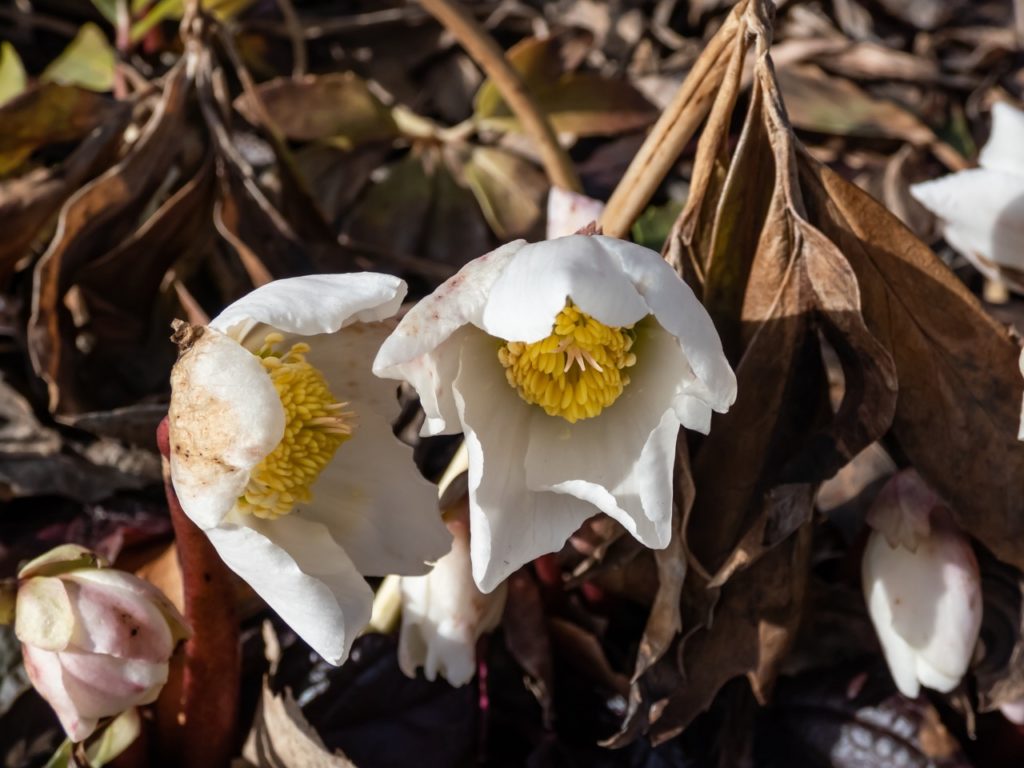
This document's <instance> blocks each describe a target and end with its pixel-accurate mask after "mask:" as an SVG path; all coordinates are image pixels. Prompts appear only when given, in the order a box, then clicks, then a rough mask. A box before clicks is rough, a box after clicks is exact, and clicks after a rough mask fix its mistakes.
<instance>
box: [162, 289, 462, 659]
mask: <svg viewBox="0 0 1024 768" xmlns="http://www.w3.org/2000/svg"><path fill="white" fill-rule="evenodd" d="M405 290H406V289H405V283H403V282H402V281H401V280H399V279H398V278H396V277H391V276H390V275H378V274H372V273H361V274H347V275H315V276H309V277H297V278H291V279H287V280H278V281H275V282H272V283H268V284H267V285H264V286H262V287H260V288H257V289H256V290H254V291H253V292H252V293H250V294H248V295H247V296H245V297H243V298H241V299H239V300H238V301H236V302H235V303H234V304H232V305H231V306H229V307H228V308H227V309H225V310H224V311H223V312H222V313H221V314H220V315H218V316H217V317H216V318H214V319H213V320H212V321H211V322H210V324H209V326H207V327H205V328H193V327H185V326H182V327H179V330H178V333H177V334H176V336H177V337H178V339H179V344H180V345H181V348H182V352H181V356H180V358H179V360H178V363H177V364H176V365H175V367H174V370H173V372H172V374H171V387H172V395H171V406H170V412H169V413H168V426H169V437H170V447H171V454H170V469H171V480H172V482H173V484H174V490H175V492H176V493H177V495H178V499H179V501H180V502H181V506H182V509H183V510H184V511H185V513H186V514H187V515H188V516H189V517H190V518H191V519H192V520H193V521H194V522H195V523H196V524H197V525H198V526H199V527H200V528H202V529H203V530H204V531H205V532H206V534H207V535H208V536H209V538H210V541H211V542H212V543H213V546H214V547H215V548H216V549H217V552H218V554H219V555H220V556H221V558H222V559H223V560H224V562H225V563H226V564H227V565H228V567H229V568H231V569H232V570H233V571H235V573H237V574H238V575H239V576H240V577H241V578H242V579H244V580H245V581H246V582H248V584H249V585H250V586H251V587H252V588H253V589H254V590H255V591H256V592H257V593H258V594H259V595H260V597H262V598H263V599H264V600H265V601H266V602H267V603H268V604H269V605H270V607H271V608H273V609H274V610H275V611H277V613H278V614H279V615H280V616H281V618H283V619H284V620H285V621H286V622H287V623H288V624H289V625H290V626H291V627H292V629H294V630H295V632H296V633H298V634H299V636H300V637H302V638H303V639H304V640H305V641H306V642H307V643H309V645H310V646H312V647H313V649H314V650H315V651H317V653H319V654H320V655H321V656H323V657H324V658H325V659H326V660H327V661H329V662H331V663H332V664H340V663H341V662H342V661H344V660H345V658H346V656H347V655H348V651H349V648H350V646H351V644H352V641H353V640H354V639H355V637H356V635H357V634H358V633H359V631H360V630H361V629H362V628H363V627H364V626H365V624H366V622H367V621H368V620H369V618H370V608H371V605H372V601H373V592H372V590H371V589H370V587H369V585H368V584H367V583H366V581H365V580H364V579H363V575H367V576H383V575H386V574H388V573H398V574H422V573H426V572H427V570H428V569H429V566H428V565H427V563H428V562H429V561H432V560H435V559H436V558H438V557H440V556H441V555H443V554H444V553H445V552H446V551H447V550H448V547H449V542H450V537H449V535H448V533H447V531H445V528H444V524H443V523H442V522H441V518H440V513H439V511H438V507H437V490H436V488H435V487H434V486H433V485H432V484H431V483H429V482H427V481H426V480H424V479H423V477H422V476H420V474H419V472H418V471H417V470H416V467H415V465H414V464H413V462H412V456H411V453H412V452H411V449H409V448H408V447H407V446H405V445H403V444H402V443H400V442H399V441H398V439H397V438H396V437H395V436H394V434H393V432H392V429H391V423H392V421H393V419H394V418H395V416H397V411H398V402H397V399H396V393H395V388H394V387H393V386H389V385H387V384H385V383H384V382H381V381H380V380H379V379H377V378H375V377H374V376H373V375H372V374H371V372H370V361H371V360H372V356H373V354H374V353H375V352H376V350H377V348H378V346H379V345H380V343H381V341H382V340H383V339H384V337H385V336H386V335H387V334H388V332H389V331H390V330H391V329H392V327H393V324H392V323H389V322H387V319H388V318H390V317H391V316H392V315H393V314H394V313H395V312H396V311H397V310H398V307H399V305H400V304H401V302H402V298H403V297H404V296H405Z"/></svg>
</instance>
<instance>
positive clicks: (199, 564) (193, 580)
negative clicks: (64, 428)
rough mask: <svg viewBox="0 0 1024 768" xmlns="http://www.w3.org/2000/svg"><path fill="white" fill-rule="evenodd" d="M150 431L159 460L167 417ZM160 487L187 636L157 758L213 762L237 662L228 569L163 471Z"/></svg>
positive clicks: (215, 766) (232, 702)
mask: <svg viewBox="0 0 1024 768" xmlns="http://www.w3.org/2000/svg"><path fill="white" fill-rule="evenodd" d="M156 436H157V444H158V446H159V448H160V453H161V454H162V455H163V456H164V458H165V459H166V458H167V457H168V456H169V455H170V442H169V440H168V432H167V419H164V420H163V421H162V422H160V426H159V427H158V428H157V433H156ZM164 487H165V490H166V492H167V505H168V506H169V507H170V510H171V521H172V523H173V524H174V537H175V539H176V541H177V546H178V559H179V562H180V563H181V575H182V582H183V584H184V593H185V617H186V618H187V619H188V621H189V623H190V624H191V625H192V630H193V635H192V638H191V639H190V640H189V641H188V642H187V643H186V644H185V653H184V663H183V665H182V666H181V668H180V681H171V682H169V683H168V686H167V687H166V688H165V689H164V694H162V695H161V699H160V705H159V711H158V718H159V720H160V723H159V725H160V728H159V731H160V736H159V739H160V742H161V743H160V747H161V758H162V762H163V763H164V764H165V765H188V766H191V768H220V767H221V766H226V765H228V764H229V763H230V761H231V758H232V756H233V755H234V754H235V753H236V732H237V723H238V691H239V684H240V679H241V661H240V653H239V644H238V618H237V616H236V615H235V598H234V592H233V590H232V586H231V579H230V572H229V571H228V569H227V568H226V567H225V565H224V563H223V562H221V559H220V557H218V555H217V552H216V550H215V549H214V548H213V545H212V544H210V540H209V539H208V538H207V537H206V535H205V534H204V533H203V532H202V531H201V530H200V529H199V528H198V527H197V526H196V525H195V523H193V522H192V521H191V520H190V519H189V518H188V516H187V515H186V514H185V512H184V511H183V510H182V508H181V504H179V503H178V497H177V495H175V493H174V488H173V487H172V486H171V483H170V479H169V476H167V475H166V473H165V480H164ZM173 674H174V671H172V675H173ZM175 683H178V684H177V685H175Z"/></svg>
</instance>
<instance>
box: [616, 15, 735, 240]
mask: <svg viewBox="0 0 1024 768" xmlns="http://www.w3.org/2000/svg"><path fill="white" fill-rule="evenodd" d="M747 4H748V0H740V2H738V3H737V4H736V6H735V7H734V8H733V10H732V13H730V14H729V17H728V18H727V19H726V22H725V23H724V24H723V25H722V28H721V29H719V30H718V32H717V33H715V36H714V37H712V38H711V40H710V41H708V44H707V47H706V48H705V49H704V52H703V53H701V55H700V58H698V59H697V63H696V64H694V65H693V69H691V70H690V71H689V73H688V74H687V75H686V79H685V80H683V83H682V85H680V86H679V90H678V91H677V92H676V95H675V98H674V99H673V100H672V103H671V104H669V105H668V107H667V108H666V109H665V111H664V112H663V113H662V115H661V117H660V118H658V122H657V123H655V124H654V127H653V128H652V129H651V132H650V133H649V134H648V136H647V139H646V140H645V141H644V143H643V146H642V147H640V151H639V152H637V154H636V157H634V158H633V162H632V163H630V164H629V168H628V169H626V173H625V174H624V175H623V177H622V181H620V182H619V185H618V186H617V187H616V188H615V191H614V192H613V193H612V196H611V199H609V200H608V205H607V206H606V207H605V210H604V216H603V217H602V218H601V228H602V230H603V231H604V233H605V234H606V235H610V236H611V237H626V236H627V235H628V234H629V230H630V228H631V227H632V226H633V222H635V221H636V220H637V218H638V217H639V216H640V214H641V213H642V212H643V209H644V207H645V206H646V205H647V203H649V202H650V200H651V197H652V196H653V195H654V193H655V191H656V190H657V189H658V186H659V185H660V184H661V182H662V180H663V179H664V178H665V174H667V173H668V171H669V169H670V168H671V167H672V166H673V165H675V162H676V160H677V159H678V158H679V155H680V153H681V152H682V151H683V148H684V147H685V146H686V143H687V142H688V141H689V140H690V138H691V137H692V136H693V134H694V132H695V131H696V130H697V127H698V126H699V125H700V124H701V122H702V121H703V120H704V118H705V117H706V116H707V114H708V111H709V110H710V109H711V102H712V101H714V97H715V94H716V93H717V91H718V87H719V85H720V84H721V81H722V79H723V78H724V76H725V69H726V63H727V61H728V48H729V42H730V41H731V40H732V39H733V36H734V35H735V34H736V32H737V29H738V27H739V25H740V17H741V16H742V15H743V13H744V12H745V11H746V8H747Z"/></svg>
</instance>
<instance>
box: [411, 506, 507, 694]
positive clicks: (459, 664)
mask: <svg viewBox="0 0 1024 768" xmlns="http://www.w3.org/2000/svg"><path fill="white" fill-rule="evenodd" d="M448 527H449V530H451V532H452V534H453V539H452V549H451V552H449V553H448V554H447V555H445V556H444V557H442V558H441V559H440V560H438V561H437V565H435V566H434V570H432V571H431V572H430V573H428V574H427V575H426V576H413V577H404V578H403V579H402V581H401V589H402V629H401V633H400V634H399V638H398V665H399V666H400V667H401V668H402V671H403V672H404V673H405V674H406V675H407V676H409V677H415V676H416V669H417V668H419V667H423V674H424V675H425V676H426V678H427V680H434V679H436V677H437V675H438V674H440V675H441V676H442V677H443V678H445V679H446V680H447V681H448V682H449V683H451V684H452V685H455V686H459V685H465V684H466V683H468V682H469V681H470V680H472V679H473V674H474V673H475V672H476V641H477V640H478V639H479V638H480V635H482V634H483V633H484V632H489V631H490V630H492V629H494V628H495V627H496V626H498V622H500V621H501V613H502V611H503V610H504V608H505V596H506V592H507V590H506V588H505V585H504V584H500V585H499V586H498V588H497V589H495V590H494V591H493V592H491V593H490V594H487V595H485V594H483V593H482V592H480V590H478V589H477V587H476V584H475V583H474V582H473V574H472V570H471V567H470V560H469V529H468V527H467V522H466V521H461V520H460V521H456V522H452V523H449V526H448Z"/></svg>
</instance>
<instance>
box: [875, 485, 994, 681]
mask: <svg viewBox="0 0 1024 768" xmlns="http://www.w3.org/2000/svg"><path fill="white" fill-rule="evenodd" d="M867 522H868V524H869V525H870V526H871V527H872V528H874V530H873V531H872V532H871V535H870V537H869V538H868V543H867V547H866V549H865V550H864V559H863V561H862V564H861V566H862V567H861V577H862V583H863V587H864V597H865V599H866V600H867V604H868V612H869V613H870V614H871V621H872V622H873V623H874V625H875V631H876V632H877V633H878V639H879V641H881V644H882V650H883V652H884V653H885V660H886V661H887V662H888V664H889V671H890V672H891V673H892V676H893V679H894V680H895V682H896V687H897V688H899V690H900V693H902V694H903V695H904V696H908V697H911V698H914V697H916V696H917V695H918V693H919V692H920V687H921V686H922V685H923V686H925V687H926V688H932V689H934V690H937V691H941V692H943V693H947V692H949V691H951V690H953V689H954V688H955V687H956V686H957V685H958V684H959V682H960V679H961V678H962V677H963V676H964V673H965V672H966V671H967V666H968V664H969V663H970V661H971V657H972V655H973V653H974V646H975V644H976V643H977V641H978V633H979V631H980V629H981V610H982V599H981V574H980V572H979V570H978V561H977V559H976V558H975V556H974V552H973V550H972V549H971V544H970V541H969V540H968V538H967V537H966V536H965V535H964V534H963V533H961V532H960V530H959V529H958V528H957V527H956V526H955V524H954V523H953V521H952V519H951V515H950V513H949V510H948V509H947V508H946V507H945V505H944V504H943V502H942V500H941V499H940V498H939V497H938V496H936V495H935V494H934V493H933V492H932V491H931V490H930V489H929V488H928V487H927V486H926V485H925V484H924V481H923V480H922V479H921V477H920V476H919V475H918V474H917V472H915V471H914V470H912V469H908V470H903V471H902V472H899V473H898V474H896V475H895V476H894V477H893V478H892V479H891V480H890V481H889V482H888V484H886V486H885V487H884V488H883V489H882V491H881V493H879V494H878V498H877V499H876V500H875V502H874V504H873V505H872V507H871V509H870V510H869V512H868V515H867Z"/></svg>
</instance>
